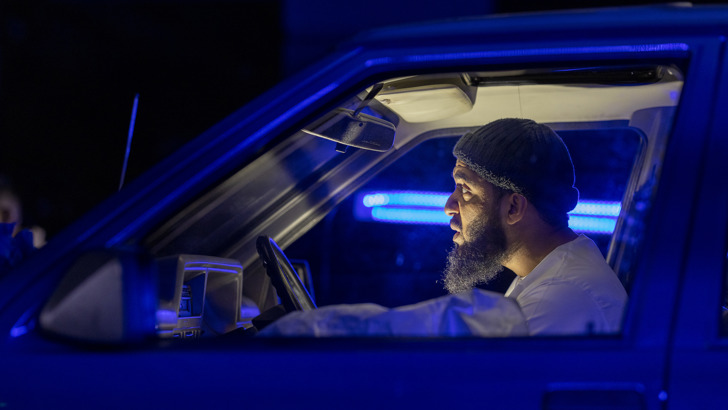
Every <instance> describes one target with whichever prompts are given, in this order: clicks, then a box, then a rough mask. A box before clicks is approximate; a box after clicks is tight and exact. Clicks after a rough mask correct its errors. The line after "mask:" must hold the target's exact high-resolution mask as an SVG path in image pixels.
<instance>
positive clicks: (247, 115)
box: [0, 4, 728, 409]
mask: <svg viewBox="0 0 728 410" xmlns="http://www.w3.org/2000/svg"><path fill="white" fill-rule="evenodd" d="M727 23H728V8H726V7H724V6H704V7H703V6H700V7H698V6H695V7H692V6H687V5H684V4H673V5H665V6H650V7H630V8H614V9H592V10H575V11H565V12H549V13H534V14H522V15H518V14H516V15H507V16H499V15H496V16H485V17H479V18H475V17H473V18H467V19H459V20H451V21H444V22H434V23H425V24H417V25H408V26H400V27H391V28H383V29H378V30H374V31H370V32H366V33H363V34H361V35H360V36H358V37H357V38H355V39H354V40H352V41H351V42H349V43H346V44H345V45H343V46H342V47H341V48H340V50H339V51H337V52H336V53H335V54H334V55H333V56H331V57H330V58H328V59H326V60H324V61H322V62H321V63H319V64H317V65H315V66H313V67H311V68H310V69H308V70H306V71H304V72H302V73H300V74H299V75H298V76H295V77H292V78H291V79H289V80H287V81H285V82H283V83H282V84H280V85H279V86H277V87H275V88H273V89H272V90H270V91H269V92H267V93H265V94H264V95H262V96H261V97H259V98H258V99H256V100H254V101H253V102H252V103H250V104H249V105H247V106H245V107H243V108H241V109H240V110H239V111H237V112H235V113H233V114H232V115H230V116H229V117H228V118H226V119H225V120H223V121H222V122H220V123H218V124H217V125H215V126H213V127H212V128H210V129H209V130H208V131H206V132H205V133H203V134H202V135H200V136H199V137H198V138H196V139H195V140H194V141H192V142H190V143H189V144H188V145H186V146H184V147H183V148H181V149H180V150H179V151H178V152H176V153H175V154H174V155H172V156H170V157H169V158H167V159H166V160H165V161H163V162H161V163H160V164H158V165H157V166H156V167H154V168H153V169H151V170H150V171H148V172H147V173H146V174H144V175H143V176H142V177H140V178H138V179H137V180H135V181H133V182H132V183H131V184H130V185H128V186H127V187H125V188H124V189H123V190H121V191H120V192H119V193H117V194H115V195H114V196H112V197H110V198H109V199H108V200H106V201H105V202H103V203H102V204H101V205H99V206H98V207H96V208H95V209H94V210H92V211H91V212H90V213H88V214H87V215H85V216H84V217H83V218H81V219H80V220H79V221H77V222H76V223H75V224H73V225H72V226H70V227H69V228H67V229H66V230H65V231H63V232H62V233H61V234H59V235H58V236H56V237H55V238H53V239H52V240H51V241H50V242H49V243H48V244H47V245H46V246H45V247H44V248H43V249H41V250H40V251H38V252H36V253H35V254H34V255H33V256H32V257H30V258H29V259H27V260H26V261H24V263H23V264H21V265H20V266H18V267H17V268H16V269H15V270H13V271H11V272H10V273H9V274H8V275H7V276H6V277H4V278H3V279H2V281H0V290H2V295H1V296H0V334H1V335H2V354H0V368H2V369H3V382H2V383H0V404H1V405H2V406H5V407H8V408H38V407H49V406H53V407H56V408H57V407H61V408H63V407H69V408H70V407H74V408H76V407H99V408H126V407H129V406H134V407H158V406H177V405H179V406H186V407H193V406H199V407H222V406H225V407H231V406H240V407H246V408H266V407H272V408H282V407H285V406H296V407H303V408H314V407H316V408H328V407H331V408H341V407H347V408H371V407H386V408H394V407H407V408H415V407H420V408H443V407H448V408H449V407H456V406H461V407H465V406H468V407H472V406H476V405H477V406H483V407H491V408H505V407H510V408H544V409H568V408H587V407H588V408H615V409H617V408H619V409H657V408H720V407H724V406H725V403H726V400H728V395H726V393H725V392H724V390H722V386H724V385H725V384H726V382H728V379H727V376H726V371H725V369H727V368H728V339H727V338H726V337H727V336H728V327H726V325H724V320H723V318H724V316H725V315H724V312H725V309H726V308H725V307H723V306H724V304H725V302H724V300H725V294H726V292H725V286H724V282H725V281H724V278H725V276H726V264H725V261H726V228H727V227H728V220H727V219H728V218H727V217H728V195H727V194H728V180H727V178H728V169H727V168H728V161H726V160H725V158H726V157H727V156H728V138H726V135H727V133H728V118H727V117H726V116H725V115H724V113H725V112H728V65H726V52H725V51H726V50H725V48H726V45H725V36H726V35H727V34H728V24H727ZM505 117H525V118H531V119H534V120H536V121H538V122H543V123H546V124H548V125H550V126H551V127H553V128H554V129H555V130H556V131H557V132H558V133H559V134H560V135H561V136H562V138H563V139H564V141H565V142H566V144H567V146H568V147H569V150H570V152H571V154H572V157H573V158H574V163H575V169H576V174H577V187H579V189H580V190H581V199H580V201H581V203H580V205H579V206H578V207H577V209H576V210H575V211H574V212H573V213H572V215H571V217H570V224H571V226H572V228H573V229H575V230H577V231H580V232H585V233H587V235H591V236H592V237H593V239H594V240H595V242H596V243H597V244H598V245H599V246H600V249H601V250H602V252H603V253H604V255H605V258H606V260H607V262H608V263H609V264H610V266H611V267H612V268H613V269H614V271H615V274H616V275H617V276H618V277H619V278H620V280H621V281H622V283H623V284H624V286H625V288H626V289H627V291H628V294H629V302H628V306H627V309H626V312H625V316H624V320H623V323H622V328H621V331H620V332H618V333H615V334H589V333H584V334H574V335H565V336H549V337H526V336H517V337H493V338H479V337H462V338H452V337H434V338H426V337H408V336H402V337H352V338H264V337H258V336H255V335H254V334H253V333H254V332H252V331H250V330H249V329H251V326H252V325H253V324H254V322H255V321H254V318H256V320H258V322H256V323H261V325H260V326H261V327H262V326H263V324H264V323H263V322H262V321H260V320H261V316H265V315H266V312H276V310H275V309H278V312H279V313H280V308H277V307H276V306H277V305H278V299H279V298H281V299H283V302H286V303H288V302H291V300H295V299H297V298H303V297H304V294H305V293H310V294H311V296H314V297H315V302H316V303H317V304H318V305H319V306H323V305H327V304H339V303H364V302H374V303H377V304H380V305H384V306H387V307H394V306H399V305H402V304H409V303H415V302H418V301H420V300H423V299H427V298H435V297H438V296H442V295H443V294H444V291H443V290H442V289H441V286H440V285H439V284H438V283H437V280H438V278H439V271H440V270H441V269H442V264H443V263H444V257H445V252H446V250H447V247H449V246H450V233H448V232H449V229H448V227H447V225H446V223H447V216H446V215H445V213H444V212H443V211H442V210H441V206H442V204H443V202H442V201H443V197H444V198H446V196H447V195H448V191H449V190H451V189H452V180H451V177H450V172H451V170H452V166H453V164H454V158H453V157H452V154H451V149H452V144H453V143H454V141H456V139H457V137H459V136H460V135H463V134H464V133H465V132H468V131H471V130H473V129H476V128H477V127H479V126H481V125H483V124H485V123H487V122H489V121H492V120H495V119H498V118H505ZM261 237H262V238H263V239H260V238H261ZM258 248H261V249H262V250H261V251H260V253H259V251H258ZM261 254H262V255H264V256H265V255H266V254H267V255H268V256H267V257H268V259H267V261H266V262H265V263H264V262H262V261H261V256H260V255H261ZM286 255H287V256H288V257H290V258H291V259H293V262H294V263H293V265H294V266H292V267H291V268H290V269H283V270H289V271H292V270H293V269H295V270H296V271H297V272H298V273H299V276H300V277H301V278H302V279H303V280H302V282H303V284H302V285H300V284H299V283H298V281H297V277H296V275H292V274H290V273H291V272H289V277H290V278H291V280H292V281H293V282H294V283H293V284H292V285H290V286H288V287H289V288H290V289H289V290H291V289H292V290H293V291H295V294H294V295H293V296H286V294H285V293H286V292H284V290H283V289H282V288H283V287H285V286H283V285H279V286H278V287H277V288H276V290H277V292H276V291H275V290H274V287H273V286H271V280H272V279H271V276H269V275H268V272H267V271H266V266H272V265H277V264H278V263H282V262H283V261H284V259H285V258H284V256H286ZM296 260H299V261H296ZM510 278H512V276H511V277H510ZM510 278H509V277H508V276H506V277H505V278H504V279H503V281H504V283H507V282H508V281H509V280H510ZM278 279H280V278H277V279H276V278H275V276H274V277H273V280H278ZM305 285H307V290H308V292H307V291H306V290H304V288H303V286H305ZM491 286H492V288H491V291H493V292H496V291H498V289H497V287H498V286H500V285H499V284H497V283H496V284H492V285H491ZM501 291H502V290H501ZM299 307H300V308H306V307H309V308H311V307H313V306H311V305H306V306H299ZM294 308H295V307H294ZM290 309H291V308H290V307H289V309H288V310H290ZM261 313H262V314H261ZM259 314H260V316H259ZM275 317H276V316H275V315H273V316H272V317H270V318H269V319H270V320H274V319H275ZM263 319H265V318H263ZM256 326H258V325H257V324H256ZM380 336H381V335H380Z"/></svg>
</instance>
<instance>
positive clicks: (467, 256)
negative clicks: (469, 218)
mask: <svg viewBox="0 0 728 410" xmlns="http://www.w3.org/2000/svg"><path fill="white" fill-rule="evenodd" d="M490 215H491V217H490V218H488V219H487V220H486V221H484V222H483V220H482V219H478V220H476V221H475V222H474V223H473V224H472V225H471V227H469V236H470V237H471V238H472V239H471V240H470V241H467V242H463V244H462V245H459V246H458V245H455V246H454V247H453V248H452V249H451V250H450V253H449V254H448V255H447V266H446V267H445V271H444V272H443V275H442V282H443V285H444V286H445V289H446V290H447V291H448V292H450V293H453V294H454V293H460V292H465V291H469V290H471V289H473V288H475V286H477V285H480V284H486V283H488V282H489V281H491V280H492V279H493V278H495V277H496V276H497V275H498V273H500V272H501V271H502V270H503V262H505V260H506V259H508V257H509V256H510V254H511V252H509V250H508V247H507V245H506V235H505V231H504V230H503V225H502V224H501V222H500V219H498V217H497V215H498V212H497V210H492V212H490Z"/></svg>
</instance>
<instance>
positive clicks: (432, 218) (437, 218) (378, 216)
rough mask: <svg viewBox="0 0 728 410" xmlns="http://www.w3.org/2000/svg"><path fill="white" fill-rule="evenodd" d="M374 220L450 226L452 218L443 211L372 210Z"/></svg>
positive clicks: (380, 207) (383, 208)
mask: <svg viewBox="0 0 728 410" xmlns="http://www.w3.org/2000/svg"><path fill="white" fill-rule="evenodd" d="M371 215H372V220H374V221H379V222H393V223H406V224H426V225H449V224H450V217H449V216H448V215H447V214H445V212H443V211H442V209H437V210H435V209H416V208H415V209H413V208H388V207H384V206H377V207H374V208H372V213H371Z"/></svg>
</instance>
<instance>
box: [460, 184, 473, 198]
mask: <svg viewBox="0 0 728 410" xmlns="http://www.w3.org/2000/svg"><path fill="white" fill-rule="evenodd" d="M460 191H461V192H462V193H463V196H465V195H472V194H473V193H472V192H471V191H470V190H469V189H468V188H466V187H464V186H462V185H461V186H460Z"/></svg>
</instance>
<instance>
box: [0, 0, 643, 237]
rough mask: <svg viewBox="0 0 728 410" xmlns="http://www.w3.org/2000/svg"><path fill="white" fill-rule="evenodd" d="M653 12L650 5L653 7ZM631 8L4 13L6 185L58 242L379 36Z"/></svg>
mask: <svg viewBox="0 0 728 410" xmlns="http://www.w3.org/2000/svg"><path fill="white" fill-rule="evenodd" d="M644 3H646V2H643V4H644ZM625 4H629V2H626V1H578V2H577V1H571V2H549V3H546V2H541V1H534V0H527V1H519V0H511V1H509V0H495V1H487V0H484V1H476V0H449V1H420V2H393V1H391V0H389V1H385V0H372V1H367V2H334V1H330V0H328V1H326V0H309V1H294V0H278V1H274V0H270V1H253V0H247V1H244V0H239V1H201V0H200V1H193V0H184V1H174V2H173V1H163V0H155V1H149V2H142V1H99V2H92V1H80V0H77V1H73V0H56V1H38V0H19V1H15V0H3V1H2V3H0V138H1V140H0V141H2V143H1V144H0V175H3V176H4V178H7V179H9V180H10V181H11V182H12V184H13V185H14V188H15V190H16V191H17V192H18V193H19V194H20V196H21V198H22V199H23V201H24V213H25V221H24V225H26V226H30V225H34V224H36V225H40V226H42V227H43V228H45V229H46V231H47V233H48V236H49V237H52V236H53V235H54V234H55V233H57V232H58V231H59V230H60V229H62V228H63V227H65V226H66V225H68V224H69V223H70V222H72V221H73V220H74V219H76V218H78V217H79V216H80V215H81V214H83V213H84V212H86V211H88V210H89V209H90V208H91V207H93V206H94V205H96V204H97V203H99V202H100V201H101V200H103V199H104V198H106V197H108V196H109V195H111V194H112V193H113V192H114V191H115V190H116V189H117V188H118V184H119V178H120V173H121V168H122V163H123V158H124V151H125V145H126V138H127V131H128V126H129V119H130V114H131V107H132V100H133V97H134V95H135V94H136V93H139V94H140V100H139V111H138V116H137V121H136V127H135V133H134V140H133V144H132V150H131V156H130V162H129V169H128V172H127V177H126V180H127V181H129V180H132V179H135V178H136V177H138V176H139V175H140V174H142V173H143V172H144V171H145V170H146V169H148V168H149V167H150V166H151V165H152V164H154V163H156V162H157V161H159V160H160V159H162V158H164V157H165V156H167V155H169V154H170V153H172V152H173V151H175V150H176V149H177V148H179V147H180V146H182V145H183V144H184V143H185V142H187V141H189V140H190V139H192V138H194V137H195V136H197V135H198V134H199V133H201V132H202V131H204V130H205V129H207V128H209V127H210V126H212V125H213V124H215V123H216V122H217V121H219V120H221V119H222V118H224V117H225V116H226V115H228V114H229V113H231V112H233V111H234V110H236V109H237V108H239V107H240V106H242V105H244V104H245V103H246V102H248V101H250V100H251V99H252V98H254V97H255V96H256V95H258V94H260V93H261V92H263V91H265V90H266V89H268V88H270V87H271V86H273V85H274V84H275V83H277V82H279V81H280V80H282V79H283V78H285V77H287V76H289V75H291V74H293V73H295V72H297V71H299V70H301V69H302V68H304V67H306V66H307V65H309V64H311V63H312V62H314V61H316V60H318V59H319V58H321V57H323V56H324V55H326V54H328V53H329V52H331V51H332V50H333V49H335V47H336V45H337V44H338V43H340V42H341V41H343V40H345V39H347V38H349V37H351V36H353V35H354V34H356V33H357V32H359V31H361V30H364V29H367V28H371V27H377V26H383V25H391V24H398V23H407V22H414V21H423V20H436V19H444V18H452V17H463V16H472V15H482V14H490V13H503V12H518V11H536V10H546V9H557V8H576V7H579V8H584V7H593V6H604V5H625Z"/></svg>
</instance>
